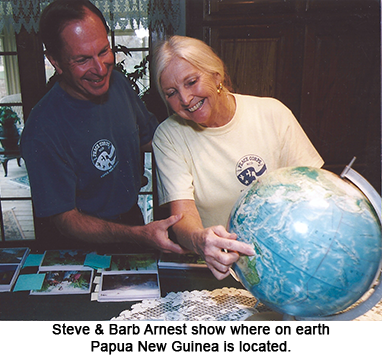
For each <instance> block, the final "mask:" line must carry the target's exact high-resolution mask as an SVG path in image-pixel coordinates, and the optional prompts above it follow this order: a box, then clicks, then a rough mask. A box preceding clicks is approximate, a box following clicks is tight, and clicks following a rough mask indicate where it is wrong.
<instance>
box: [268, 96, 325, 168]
mask: <svg viewBox="0 0 382 364" xmlns="http://www.w3.org/2000/svg"><path fill="white" fill-rule="evenodd" d="M277 104H278V105H276V108H275V109H274V112H276V113H279V115H277V116H275V117H276V118H280V119H283V120H284V122H283V127H282V128H281V132H282V135H280V140H281V149H280V160H281V165H283V166H308V167H316V168H321V167H322V165H323V164H324V161H323V159H322V158H321V156H320V154H319V153H318V152H317V150H316V148H315V147H314V146H313V144H312V142H311V141H310V139H309V138H308V136H307V135H306V133H305V131H304V130H303V128H302V127H301V125H300V123H299V122H298V121H297V119H296V118H295V117H294V115H293V113H292V112H291V111H290V110H289V109H288V108H287V107H286V106H285V105H283V104H282V103H281V102H279V101H277Z"/></svg>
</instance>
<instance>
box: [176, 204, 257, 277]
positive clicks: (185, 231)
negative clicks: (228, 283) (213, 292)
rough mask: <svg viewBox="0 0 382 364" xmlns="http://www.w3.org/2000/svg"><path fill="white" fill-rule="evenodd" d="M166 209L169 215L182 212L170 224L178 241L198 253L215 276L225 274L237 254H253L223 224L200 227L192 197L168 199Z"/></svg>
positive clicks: (247, 245)
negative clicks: (167, 208) (178, 218)
mask: <svg viewBox="0 0 382 364" xmlns="http://www.w3.org/2000/svg"><path fill="white" fill-rule="evenodd" d="M170 210H171V214H172V215H182V216H183V218H182V219H181V220H180V221H178V222H177V223H175V224H174V226H173V230H174V232H175V234H176V237H177V240H178V242H179V244H180V245H182V246H183V247H184V248H186V249H188V250H192V251H194V252H195V253H197V254H199V255H201V256H202V257H203V259H204V260H205V261H206V263H207V266H208V267H209V268H210V270H211V271H212V273H213V274H214V276H215V277H216V278H217V279H223V278H225V277H227V276H228V275H229V268H230V267H231V265H232V264H233V263H234V262H236V261H237V260H238V259H239V256H240V254H243V255H254V254H255V252H254V250H253V248H252V246H250V245H249V244H245V243H242V242H239V241H237V240H236V238H237V236H236V234H231V233H229V232H227V230H226V229H225V228H224V227H223V226H221V225H218V226H212V227H209V228H204V227H203V225H202V221H201V219H200V216H199V213H198V210H197V208H196V205H195V202H194V201H193V200H177V201H172V202H170Z"/></svg>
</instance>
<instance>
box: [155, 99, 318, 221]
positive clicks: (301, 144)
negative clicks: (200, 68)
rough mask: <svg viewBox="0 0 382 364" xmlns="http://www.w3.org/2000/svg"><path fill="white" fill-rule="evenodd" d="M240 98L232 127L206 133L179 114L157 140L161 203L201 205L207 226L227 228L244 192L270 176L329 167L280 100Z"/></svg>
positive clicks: (162, 127) (159, 132)
mask: <svg viewBox="0 0 382 364" xmlns="http://www.w3.org/2000/svg"><path fill="white" fill-rule="evenodd" d="M234 96H235V99H236V112H235V115H234V117H233V118H232V120H231V121H230V122H229V123H228V124H226V125H224V126H222V127H218V128H204V127H201V126H200V125H197V124H195V123H193V122H190V121H187V120H184V119H182V118H180V117H179V116H177V115H173V116H171V117H169V118H168V119H166V120H165V121H164V122H163V123H161V124H160V125H159V127H158V128H157V130H156V132H155V135H154V139H153V148H154V154H155V159H156V163H157V176H158V195H159V203H160V204H161V205H163V204H166V203H168V202H171V201H175V200H183V199H188V200H195V204H196V207H197V209H198V211H199V214H200V217H201V219H202V222H203V225H204V227H209V226H213V225H219V224H220V225H223V226H226V224H227V221H228V218H229V215H230V212H231V209H232V207H233V205H234V203H235V202H236V200H237V199H238V198H239V196H240V194H241V193H242V191H243V190H244V189H245V188H246V187H247V186H248V185H249V184H251V183H252V182H253V181H255V180H256V179H257V178H259V177H261V176H262V175H263V174H264V173H266V172H267V171H268V172H269V171H273V170H275V169H278V168H281V167H287V166H312V167H321V166H322V165H323V160H322V159H321V157H320V155H319V154H318V153H317V151H316V150H315V148H314V147H313V145H312V144H311V142H310V141H309V139H308V138H307V136H306V135H305V133H304V131H303V130H302V128H301V126H300V124H299V123H298V122H297V120H296V119H295V117H294V116H293V114H292V112H291V111H290V110H289V109H288V108H286V107H285V106H284V105H283V104H282V103H281V102H280V101H278V100H276V99H272V98H263V97H255V96H244V95H239V94H234Z"/></svg>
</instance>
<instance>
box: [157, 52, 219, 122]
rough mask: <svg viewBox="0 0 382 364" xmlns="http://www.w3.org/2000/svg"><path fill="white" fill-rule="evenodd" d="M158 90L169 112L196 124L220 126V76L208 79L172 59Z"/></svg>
mask: <svg viewBox="0 0 382 364" xmlns="http://www.w3.org/2000/svg"><path fill="white" fill-rule="evenodd" d="M160 81H161V87H162V90H163V93H164V95H165V97H166V100H167V102H168V104H169V106H170V107H171V109H172V110H173V111H174V112H175V113H177V114H178V115H179V116H181V117H182V118H183V119H187V120H192V121H194V122H195V123H197V124H200V125H203V126H208V127H213V126H219V125H216V123H218V122H219V117H218V115H219V113H218V110H219V102H220V97H219V94H218V93H217V87H218V85H219V83H220V76H219V75H216V76H211V75H210V74H207V73H205V72H203V71H201V70H199V69H198V68H196V67H194V66H193V65H191V63H189V62H187V61H186V60H184V59H181V58H178V57H175V58H174V59H173V60H172V61H171V62H170V64H169V65H168V67H167V68H166V69H165V70H164V71H163V72H162V75H161V78H160Z"/></svg>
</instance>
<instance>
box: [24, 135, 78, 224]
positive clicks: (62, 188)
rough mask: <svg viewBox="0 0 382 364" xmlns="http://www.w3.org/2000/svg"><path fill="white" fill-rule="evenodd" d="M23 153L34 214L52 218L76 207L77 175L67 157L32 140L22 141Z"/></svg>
mask: <svg viewBox="0 0 382 364" xmlns="http://www.w3.org/2000/svg"><path fill="white" fill-rule="evenodd" d="M22 155H23V159H24V160H25V164H26V167H27V171H28V176H29V182H30V185H31V192H32V198H33V204H34V212H35V215H36V216H37V217H49V216H53V215H56V214H59V213H62V212H65V211H70V210H72V209H74V208H75V206H76V176H75V173H74V170H73V168H72V166H71V165H70V162H69V161H68V160H67V159H66V158H65V156H62V155H59V154H58V153H57V152H56V151H55V148H53V147H48V146H46V145H44V144H43V143H41V142H39V141H36V140H33V139H31V140H27V141H25V142H24V143H23V145H22ZM52 171H54V173H52Z"/></svg>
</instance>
